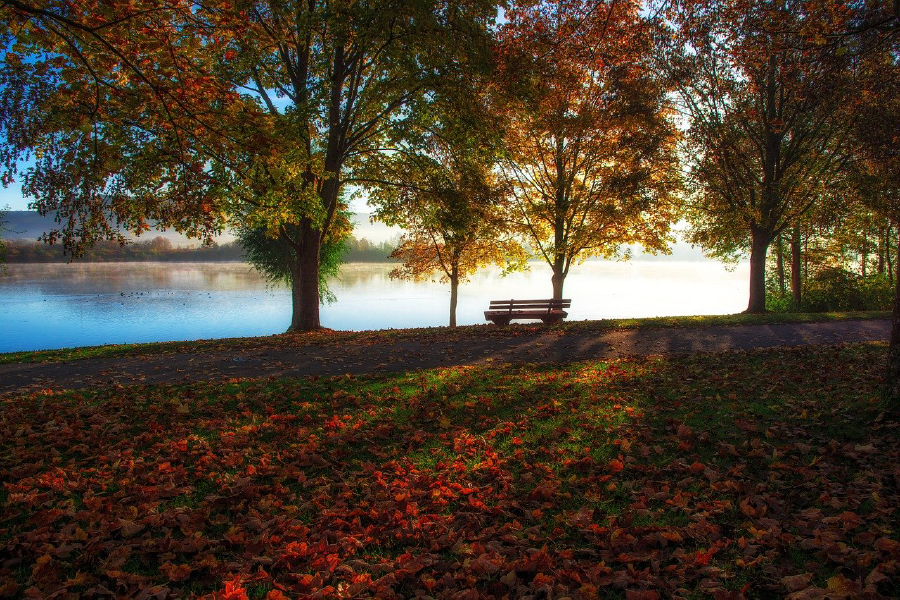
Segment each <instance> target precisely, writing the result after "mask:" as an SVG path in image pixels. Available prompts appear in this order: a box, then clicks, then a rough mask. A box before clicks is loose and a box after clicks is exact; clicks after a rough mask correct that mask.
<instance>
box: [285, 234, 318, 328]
mask: <svg viewBox="0 0 900 600" xmlns="http://www.w3.org/2000/svg"><path fill="white" fill-rule="evenodd" d="M320 242H321V234H320V233H319V232H318V231H316V230H315V229H314V228H313V226H312V221H311V220H310V219H303V220H302V221H301V223H300V244H299V248H297V265H296V270H295V269H293V268H292V269H291V274H292V276H293V282H292V286H291V296H292V299H293V314H292V315H291V326H290V327H289V328H288V331H313V330H315V329H319V328H320V327H321V326H322V325H321V323H320V322H319V247H320Z"/></svg>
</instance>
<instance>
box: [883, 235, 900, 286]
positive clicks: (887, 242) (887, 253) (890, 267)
mask: <svg viewBox="0 0 900 600" xmlns="http://www.w3.org/2000/svg"><path fill="white" fill-rule="evenodd" d="M884 260H885V262H886V263H887V272H888V281H889V282H890V284H891V285H892V286H893V285H894V262H893V261H894V259H893V257H892V256H891V226H890V225H888V226H887V232H886V233H885V235H884ZM897 262H898V263H900V261H897Z"/></svg>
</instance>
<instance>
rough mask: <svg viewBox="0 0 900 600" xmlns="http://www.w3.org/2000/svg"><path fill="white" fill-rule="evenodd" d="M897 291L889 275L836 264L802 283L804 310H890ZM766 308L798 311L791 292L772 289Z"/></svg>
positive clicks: (770, 289)
mask: <svg viewBox="0 0 900 600" xmlns="http://www.w3.org/2000/svg"><path fill="white" fill-rule="evenodd" d="M893 297H894V291H893V288H892V287H891V284H890V281H888V278H887V276H886V275H872V276H869V277H865V278H863V277H860V276H859V275H857V274H856V273H853V272H851V271H847V270H845V269H840V268H836V267H824V268H822V269H820V270H819V271H817V272H816V273H815V274H814V275H813V276H812V277H810V278H809V279H807V280H806V281H805V282H804V283H803V295H802V300H801V304H800V307H799V310H800V311H801V312H845V311H852V310H890V309H891V302H892V301H893ZM766 309H767V310H770V311H772V312H792V311H796V310H797V307H796V306H795V305H794V299H793V297H792V296H791V294H790V293H788V294H781V293H779V292H777V291H774V290H772V288H771V287H770V288H769V293H768V294H767V296H766Z"/></svg>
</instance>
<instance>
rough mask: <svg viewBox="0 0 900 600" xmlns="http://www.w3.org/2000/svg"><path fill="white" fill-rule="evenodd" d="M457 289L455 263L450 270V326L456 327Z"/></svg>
mask: <svg viewBox="0 0 900 600" xmlns="http://www.w3.org/2000/svg"><path fill="white" fill-rule="evenodd" d="M458 291H459V269H458V268H457V267H456V265H454V266H453V268H452V269H451V271H450V327H456V301H457V298H458V295H457V292H458Z"/></svg>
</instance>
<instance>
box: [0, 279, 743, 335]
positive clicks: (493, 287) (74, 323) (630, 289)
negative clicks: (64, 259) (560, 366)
mask: <svg viewBox="0 0 900 600" xmlns="http://www.w3.org/2000/svg"><path fill="white" fill-rule="evenodd" d="M393 266H394V265H392V264H382V263H375V264H373V263H350V264H347V265H345V266H344V268H343V272H342V274H341V275H340V276H339V277H336V278H334V279H332V280H331V281H330V282H329V285H330V287H331V290H332V292H334V294H335V296H336V297H337V301H336V302H335V303H332V304H328V305H324V306H323V307H322V324H323V325H324V326H325V327H330V328H332V329H342V330H362V329H387V328H402V327H429V326H438V325H446V324H447V320H448V310H449V298H450V294H449V286H447V285H444V284H440V283H432V282H418V283H415V282H408V281H397V280H391V279H390V276H389V273H390V270H391V268H393ZM747 268H748V267H747V266H746V265H744V264H742V265H740V266H739V267H738V268H737V269H736V270H735V271H732V272H729V271H727V270H726V269H725V268H724V267H723V266H722V265H720V264H718V263H715V262H644V261H633V262H606V261H596V262H587V263H584V264H582V265H577V266H573V268H572V271H571V273H570V275H569V278H568V279H567V281H566V287H565V296H566V297H567V298H572V309H571V310H570V312H569V320H580V319H602V318H620V317H652V316H674V315H688V314H729V313H735V312H740V311H741V310H743V309H744V308H746V303H747ZM550 292H551V288H550V272H549V269H548V268H547V267H546V266H545V265H543V264H541V263H532V264H531V270H530V271H529V272H525V273H515V274H512V275H509V276H506V277H503V276H502V274H501V273H500V271H499V270H496V269H493V270H485V271H482V272H480V273H479V274H478V275H477V276H476V277H475V278H474V279H473V280H472V281H471V282H470V283H468V284H465V285H462V286H460V297H459V308H458V322H459V323H460V324H461V325H471V324H480V323H484V322H485V321H484V314H483V311H484V310H485V309H486V308H487V305H488V302H489V301H490V300H491V299H508V298H520V299H524V298H546V297H549V296H550ZM290 310H291V301H290V293H289V290H288V289H287V288H286V287H284V286H280V285H274V286H273V285H271V284H268V283H267V282H266V281H265V280H264V279H263V278H262V277H261V276H260V275H259V274H258V273H257V272H256V271H254V270H253V269H252V268H251V267H250V266H249V265H247V264H244V263H83V264H11V265H8V266H7V274H6V275H4V276H0V332H2V333H0V352H10V351H16V350H36V349H48V348H65V347H70V346H84V345H96V344H119V343H131V342H155V341H168V340H189V339H201V338H223V337H236V336H255V335H270V334H275V333H282V332H283V331H284V330H285V329H286V328H287V326H288V324H289V323H290V315H291V313H290Z"/></svg>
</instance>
